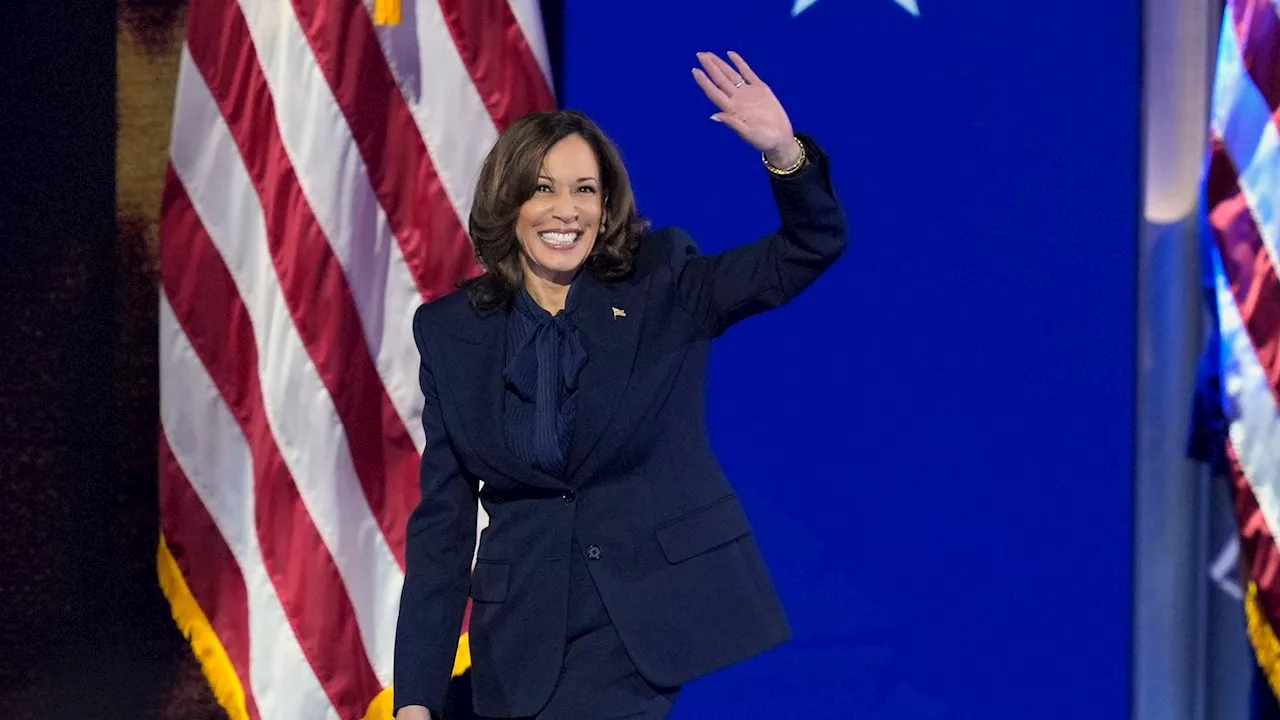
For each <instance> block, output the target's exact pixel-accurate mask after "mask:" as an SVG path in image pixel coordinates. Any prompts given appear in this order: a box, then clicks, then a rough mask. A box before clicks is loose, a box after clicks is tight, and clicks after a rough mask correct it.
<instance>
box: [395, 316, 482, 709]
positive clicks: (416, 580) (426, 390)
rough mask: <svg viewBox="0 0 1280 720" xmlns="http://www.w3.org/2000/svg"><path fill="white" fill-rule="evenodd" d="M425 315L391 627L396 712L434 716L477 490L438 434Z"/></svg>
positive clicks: (458, 615) (458, 612) (448, 669)
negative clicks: (413, 495)
mask: <svg viewBox="0 0 1280 720" xmlns="http://www.w3.org/2000/svg"><path fill="white" fill-rule="evenodd" d="M423 314H424V313H423V309H422V308H419V309H418V312H417V313H416V314H415V315H414V319H413V337H414V340H415V341H416V342H417V345H418V352H419V354H420V356H421V358H422V360H421V363H420V366H419V371H418V377H419V383H420V384H421V386H422V393H423V395H424V396H425V399H426V403H425V405H424V406H423V408H422V426H423V429H424V430H426V435H427V446H426V449H425V450H424V451H423V454H422V465H421V485H422V499H421V501H420V502H419V503H418V507H417V508H416V509H415V510H414V511H413V514H412V515H410V517H409V523H408V528H407V531H406V533H405V535H406V537H405V543H406V547H405V565H406V567H405V577H404V588H403V590H402V591H401V593H400V614H399V619H398V621H397V624H396V647H395V664H394V676H395V677H394V682H395V689H394V691H393V692H394V696H395V698H394V699H395V702H394V706H395V710H396V712H397V713H398V717H401V718H404V717H408V716H410V715H413V714H414V713H412V712H405V713H400V712H399V711H400V709H401V708H404V707H406V706H421V707H424V708H430V709H431V710H432V713H433V714H434V715H435V717H440V712H441V711H442V709H443V707H444V700H445V694H446V692H447V691H448V687H449V680H450V677H451V676H452V673H453V662H454V658H455V656H456V654H457V649H458V636H459V633H460V631H461V630H462V617H463V613H464V612H465V610H466V603H467V589H468V583H469V582H470V570H471V556H472V550H473V549H474V547H475V539H476V494H477V490H478V484H477V483H475V482H474V481H473V480H472V479H471V478H468V477H467V476H466V475H465V474H464V472H463V470H462V467H461V465H460V464H459V462H458V459H457V456H456V455H455V454H454V450H453V447H452V446H451V445H450V444H449V439H448V436H447V435H446V434H445V431H444V421H443V420H442V419H441V416H440V406H439V396H438V395H437V393H436V382H435V375H434V373H433V372H432V369H431V368H432V361H431V356H430V353H429V352H428V349H427V343H426V335H427V333H426V331H425V328H424V324H425V321H424V318H423Z"/></svg>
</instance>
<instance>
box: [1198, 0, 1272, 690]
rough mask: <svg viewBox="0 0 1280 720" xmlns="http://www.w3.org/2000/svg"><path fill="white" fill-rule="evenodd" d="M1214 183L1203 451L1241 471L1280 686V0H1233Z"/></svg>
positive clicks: (1242, 519) (1246, 539) (1236, 493)
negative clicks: (1278, 536) (1278, 543)
mask: <svg viewBox="0 0 1280 720" xmlns="http://www.w3.org/2000/svg"><path fill="white" fill-rule="evenodd" d="M1210 116H1211V117H1210V129H1211V133H1210V138H1209V151H1208V160H1207V170H1206V177H1205V183H1204V192H1205V205H1206V211H1207V213H1208V215H1207V219H1208V225H1209V228H1208V231H1207V232H1206V233H1205V237H1204V241H1205V243H1204V249H1205V251H1206V252H1205V254H1204V255H1205V258H1206V270H1207V273H1206V277H1207V278H1208V281H1209V283H1208V284H1209V287H1208V288H1207V297H1208V299H1209V304H1210V306H1211V308H1212V309H1213V311H1214V320H1215V322H1214V325H1215V328H1214V333H1213V342H1212V343H1211V345H1210V348H1209V350H1208V354H1207V355H1206V357H1205V363H1204V365H1203V367H1204V368H1206V369H1207V371H1206V372H1205V373H1203V376H1202V385H1201V388H1200V393H1199V399H1198V403H1197V418H1196V420H1197V427H1195V428H1194V431H1195V433H1196V435H1195V436H1193V451H1194V454H1196V455H1198V456H1200V457H1202V458H1205V459H1213V460H1215V464H1216V465H1217V466H1218V468H1219V470H1221V471H1222V472H1224V473H1225V474H1226V475H1227V476H1228V477H1229V479H1230V481H1231V487H1232V495H1233V498H1234V505H1235V512H1236V519H1237V522H1238V524H1239V531H1240V554H1241V558H1242V562H1243V572H1242V581H1243V585H1244V586H1245V593H1244V602H1245V609H1246V614H1247V616H1248V632H1249V636H1250V639H1251V641H1252V643H1253V646H1254V651H1255V655H1256V657H1257V660H1258V664H1259V666H1260V668H1261V670H1262V671H1263V674H1264V675H1265V676H1266V678H1267V679H1268V681H1269V682H1270V684H1271V686H1272V688H1273V689H1280V643H1278V642H1277V632H1278V631H1280V550H1278V549H1277V547H1276V534H1277V532H1280V278H1278V276H1277V272H1278V270H1280V6H1278V5H1277V3H1276V0H1228V2H1227V4H1226V8H1225V10H1224V13H1223V18H1222V32H1221V35H1220V38H1219V44H1218V60H1217V70H1216V75H1215V79H1214V87H1213V103H1212V108H1211V112H1210Z"/></svg>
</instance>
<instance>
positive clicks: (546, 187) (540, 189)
mask: <svg viewBox="0 0 1280 720" xmlns="http://www.w3.org/2000/svg"><path fill="white" fill-rule="evenodd" d="M537 192H551V186H550V185H548V184H546V183H542V184H541V185H539V186H538V190H537Z"/></svg>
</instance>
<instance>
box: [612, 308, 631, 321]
mask: <svg viewBox="0 0 1280 720" xmlns="http://www.w3.org/2000/svg"><path fill="white" fill-rule="evenodd" d="M610 310H613V319H614V320H617V319H618V318H620V317H626V316H627V311H626V310H623V309H622V308H616V307H611V308H610Z"/></svg>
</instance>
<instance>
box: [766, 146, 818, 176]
mask: <svg viewBox="0 0 1280 720" xmlns="http://www.w3.org/2000/svg"><path fill="white" fill-rule="evenodd" d="M795 141H796V146H797V147H799V148H800V159H799V160H796V161H795V164H793V165H792V166H791V167H789V168H786V169H785V170H783V169H780V168H776V167H774V166H773V165H771V164H770V163H769V158H767V157H765V154H764V153H760V159H761V160H763V161H764V166H765V167H766V168H768V169H769V172H771V173H773V174H774V175H792V174H794V173H795V172H796V171H797V170H799V169H800V168H801V167H803V166H804V163H805V161H806V160H808V159H809V156H808V154H806V153H805V151H804V143H802V142H800V138H795Z"/></svg>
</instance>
